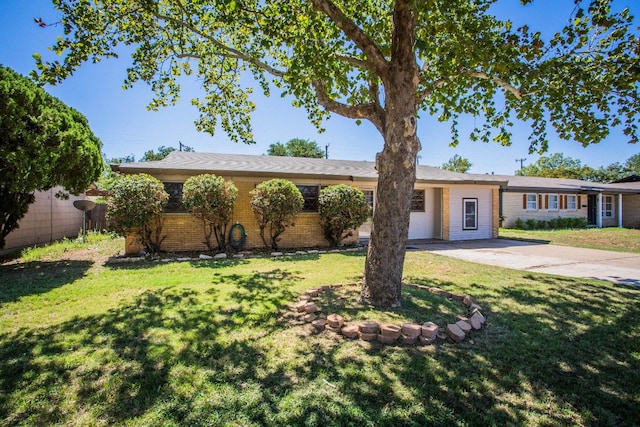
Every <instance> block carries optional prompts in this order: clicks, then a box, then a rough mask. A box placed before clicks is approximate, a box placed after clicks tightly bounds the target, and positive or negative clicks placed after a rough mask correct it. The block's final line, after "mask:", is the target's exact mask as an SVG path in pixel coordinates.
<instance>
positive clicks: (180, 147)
mask: <svg viewBox="0 0 640 427" xmlns="http://www.w3.org/2000/svg"><path fill="white" fill-rule="evenodd" d="M178 144H179V145H178V151H182V147H184V146H185V145H184V144H183V143H182V142H180V141H178Z"/></svg>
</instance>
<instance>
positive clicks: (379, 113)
mask: <svg viewBox="0 0 640 427" xmlns="http://www.w3.org/2000/svg"><path fill="white" fill-rule="evenodd" d="M311 84H312V85H313V88H314V89H315V91H316V97H317V98H318V104H320V105H321V106H323V107H324V108H326V109H327V110H329V111H331V112H332V113H336V114H339V115H341V116H344V117H347V118H350V119H367V120H369V121H370V122H371V123H373V125H374V126H375V127H376V128H377V129H378V130H379V131H380V133H382V132H383V131H384V117H385V115H384V110H383V109H382V108H381V107H380V105H379V104H378V103H375V102H372V103H369V104H359V105H347V104H343V103H341V102H338V101H335V100H333V99H331V97H330V96H329V95H328V94H327V92H326V90H325V88H324V85H323V84H322V82H321V81H319V80H313V81H312V82H311Z"/></svg>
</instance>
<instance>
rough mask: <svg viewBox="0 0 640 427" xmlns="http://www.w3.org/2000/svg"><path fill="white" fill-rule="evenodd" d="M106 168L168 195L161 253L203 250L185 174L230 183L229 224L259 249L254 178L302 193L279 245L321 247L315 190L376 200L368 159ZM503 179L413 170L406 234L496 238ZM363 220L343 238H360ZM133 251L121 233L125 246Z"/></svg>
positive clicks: (175, 159)
mask: <svg viewBox="0 0 640 427" xmlns="http://www.w3.org/2000/svg"><path fill="white" fill-rule="evenodd" d="M112 168H113V169H114V170H115V171H117V172H120V173H124V174H135V173H147V174H149V175H152V176H154V177H156V178H158V179H159V180H160V181H162V182H163V183H164V185H165V189H166V190H167V192H168V193H169V194H170V195H171V198H170V203H169V207H168V209H167V218H166V221H165V225H164V228H163V232H164V233H165V234H166V235H167V237H166V239H165V240H164V242H163V244H162V248H163V250H166V251H186V250H205V249H206V246H205V245H204V243H203V240H204V237H203V230H202V225H201V222H200V221H199V220H197V219H196V218H194V217H193V216H191V215H190V214H188V213H187V212H185V211H184V208H183V207H182V206H181V203H180V201H181V195H182V185H183V183H184V182H185V180H186V179H188V178H189V177H190V176H194V175H198V174H203V173H212V174H215V175H218V176H221V177H223V178H225V179H227V180H230V181H233V183H234V184H235V185H236V187H237V188H238V198H237V200H236V203H235V208H234V211H233V221H232V222H233V223H234V224H235V223H240V224H242V225H243V226H244V228H245V230H246V232H247V240H246V246H245V247H247V248H251V247H261V246H262V245H263V244H262V241H261V239H260V236H259V228H258V225H257V222H256V219H255V216H254V214H253V212H252V211H251V205H250V200H251V194H250V192H251V190H253V189H254V188H255V186H256V185H257V184H259V183H260V182H262V181H266V180H269V179H272V178H284V179H288V180H290V181H292V182H293V183H294V184H295V185H296V186H298V188H299V189H300V191H301V192H302V194H303V196H304V198H305V209H304V210H303V212H302V213H301V214H299V215H298V218H297V219H296V223H295V226H294V227H291V228H289V229H288V230H287V231H286V232H285V233H284V234H283V235H282V240H281V241H280V243H279V244H280V246H281V247H283V248H296V247H322V246H327V245H328V242H327V241H326V240H325V239H324V237H323V233H322V230H321V228H320V224H319V215H318V208H317V198H318V193H319V191H320V189H321V188H322V187H325V186H329V185H335V184H349V185H353V186H355V187H357V188H359V189H361V190H362V191H363V192H364V193H365V195H366V196H367V198H368V200H369V201H370V203H371V205H372V206H373V204H374V200H375V197H376V185H377V172H376V169H375V164H374V163H373V162H364V161H346V160H327V159H310V158H294V157H275V156H258V155H235V154H212V153H187V152H172V153H171V154H169V156H167V157H166V158H165V159H163V160H160V161H156V162H142V163H123V164H120V165H113V166H112ZM503 184H506V181H504V180H503V179H499V178H497V177H496V176H493V175H475V174H461V173H455V172H450V171H445V170H442V169H439V168H434V167H429V166H422V165H419V166H418V167H417V172H416V183H415V189H414V195H413V200H412V212H411V219H410V226H409V238H410V239H442V240H467V239H488V238H495V237H497V236H498V220H499V216H498V214H499V197H498V196H499V189H500V185H503ZM368 226H370V224H365V225H364V226H363V227H362V228H361V231H362V233H360V235H359V233H355V235H354V236H353V237H352V238H351V240H350V241H347V242H345V243H354V242H357V240H358V238H359V237H366V233H367V229H368ZM139 249H140V248H139V246H137V245H136V243H135V241H134V239H133V238H128V239H127V242H126V248H125V251H126V252H127V253H133V252H136V251H138V250H139Z"/></svg>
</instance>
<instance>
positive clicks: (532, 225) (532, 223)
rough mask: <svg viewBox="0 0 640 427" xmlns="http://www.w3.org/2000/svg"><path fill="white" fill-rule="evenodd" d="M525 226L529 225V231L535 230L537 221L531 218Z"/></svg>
mask: <svg viewBox="0 0 640 427" xmlns="http://www.w3.org/2000/svg"><path fill="white" fill-rule="evenodd" d="M525 224H526V225H527V230H535V229H536V224H537V221H536V220H535V219H532V218H529V219H528V220H526V221H525Z"/></svg>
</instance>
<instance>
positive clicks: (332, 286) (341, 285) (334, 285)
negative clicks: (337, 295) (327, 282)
mask: <svg viewBox="0 0 640 427" xmlns="http://www.w3.org/2000/svg"><path fill="white" fill-rule="evenodd" d="M343 286H344V285H343V284H342V283H334V284H333V285H331V289H340V288H342V287H343Z"/></svg>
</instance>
